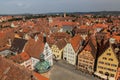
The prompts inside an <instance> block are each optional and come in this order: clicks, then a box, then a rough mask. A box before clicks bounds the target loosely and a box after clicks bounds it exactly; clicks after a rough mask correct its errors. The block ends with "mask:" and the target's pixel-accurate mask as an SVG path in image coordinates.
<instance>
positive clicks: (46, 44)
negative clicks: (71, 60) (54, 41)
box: [43, 43, 52, 55]
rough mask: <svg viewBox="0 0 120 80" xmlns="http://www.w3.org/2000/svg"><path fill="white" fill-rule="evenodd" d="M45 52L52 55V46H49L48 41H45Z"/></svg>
mask: <svg viewBox="0 0 120 80" xmlns="http://www.w3.org/2000/svg"><path fill="white" fill-rule="evenodd" d="M43 54H44V55H46V54H47V55H51V54H52V51H51V48H50V47H49V45H48V43H45V46H44V51H43Z"/></svg>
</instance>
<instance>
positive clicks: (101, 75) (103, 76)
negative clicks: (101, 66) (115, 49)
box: [94, 72, 115, 80]
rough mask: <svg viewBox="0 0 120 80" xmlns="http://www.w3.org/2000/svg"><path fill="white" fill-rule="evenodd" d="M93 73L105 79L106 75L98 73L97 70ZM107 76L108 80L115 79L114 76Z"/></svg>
mask: <svg viewBox="0 0 120 80" xmlns="http://www.w3.org/2000/svg"><path fill="white" fill-rule="evenodd" d="M94 74H95V75H97V76H99V77H101V78H103V79H107V76H106V75H103V74H100V73H98V72H95V73H94ZM108 78H109V80H115V78H114V77H108Z"/></svg>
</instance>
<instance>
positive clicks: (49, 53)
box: [43, 43, 53, 66]
mask: <svg viewBox="0 0 120 80" xmlns="http://www.w3.org/2000/svg"><path fill="white" fill-rule="evenodd" d="M43 54H44V56H45V60H46V61H48V62H49V63H50V66H52V65H53V53H52V50H51V48H50V47H49V45H48V43H45V46H44V50H43Z"/></svg>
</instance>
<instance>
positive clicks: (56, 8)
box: [0, 0, 120, 14]
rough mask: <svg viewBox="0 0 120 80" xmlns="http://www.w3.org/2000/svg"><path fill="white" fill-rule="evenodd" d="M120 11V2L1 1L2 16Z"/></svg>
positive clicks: (77, 0)
mask: <svg viewBox="0 0 120 80" xmlns="http://www.w3.org/2000/svg"><path fill="white" fill-rule="evenodd" d="M92 11H120V0H0V14H21V13H36V14H38V13H52V12H92Z"/></svg>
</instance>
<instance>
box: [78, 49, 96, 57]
mask: <svg viewBox="0 0 120 80" xmlns="http://www.w3.org/2000/svg"><path fill="white" fill-rule="evenodd" d="M78 56H79V57H84V58H92V59H93V58H94V57H93V55H92V53H91V52H90V51H85V50H83V51H82V52H81V53H80V54H79V55H78Z"/></svg>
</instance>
